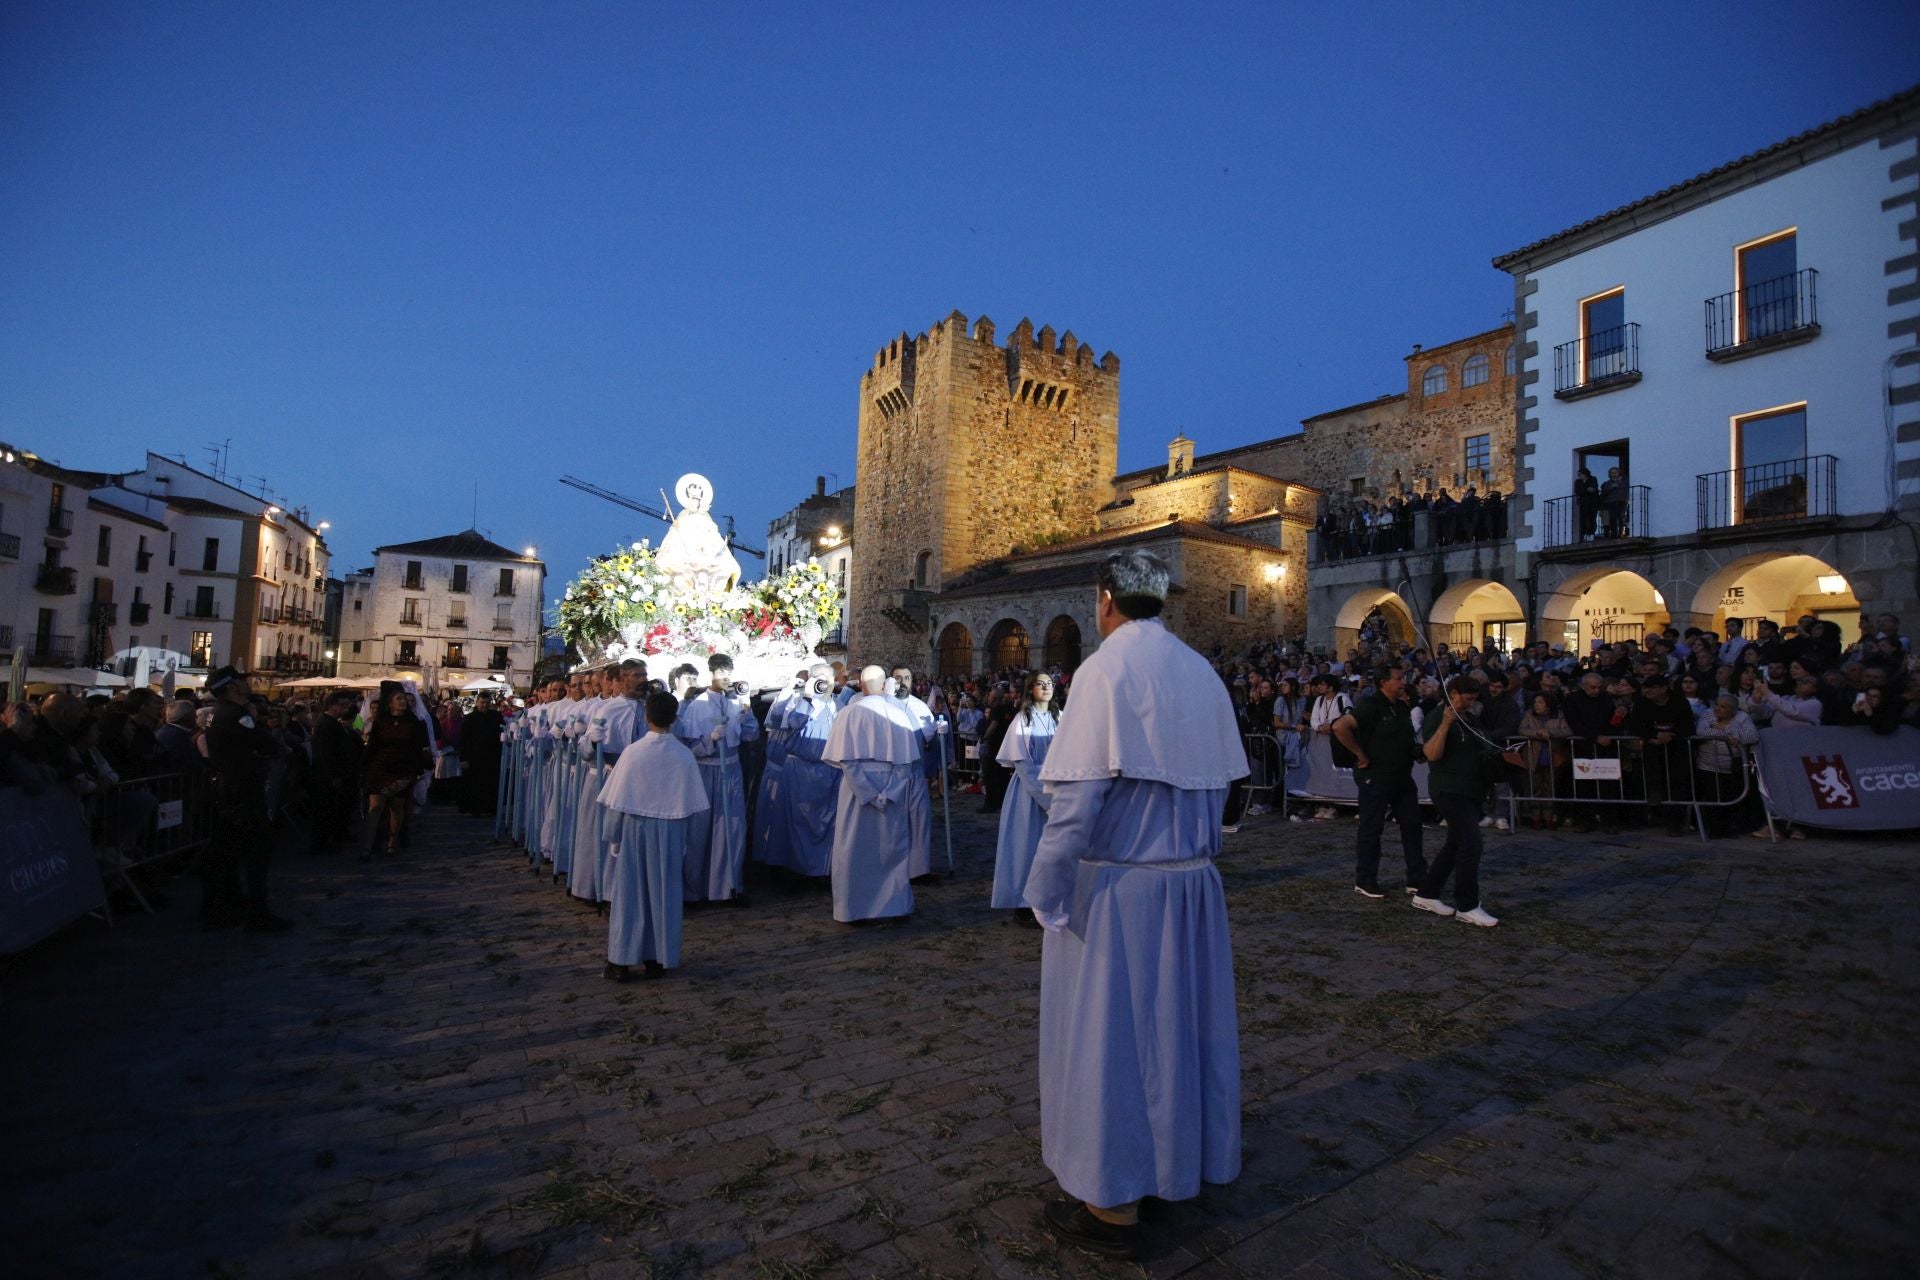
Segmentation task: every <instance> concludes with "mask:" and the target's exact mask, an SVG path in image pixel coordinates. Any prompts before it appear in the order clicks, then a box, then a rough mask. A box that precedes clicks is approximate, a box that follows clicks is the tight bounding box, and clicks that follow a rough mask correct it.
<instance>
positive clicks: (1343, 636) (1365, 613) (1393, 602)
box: [1333, 587, 1419, 657]
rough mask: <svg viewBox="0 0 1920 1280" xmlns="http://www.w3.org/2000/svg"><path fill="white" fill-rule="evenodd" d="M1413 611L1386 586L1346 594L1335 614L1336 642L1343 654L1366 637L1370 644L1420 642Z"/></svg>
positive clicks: (1334, 632)
mask: <svg viewBox="0 0 1920 1280" xmlns="http://www.w3.org/2000/svg"><path fill="white" fill-rule="evenodd" d="M1418 631H1419V628H1418V627H1417V626H1416V625H1415V624H1414V621H1413V614H1412V613H1411V612H1410V611H1409V610H1408V609H1407V605H1406V602H1405V601H1404V600H1402V599H1401V598H1400V597H1399V596H1397V595H1395V594H1394V593H1393V592H1391V591H1388V590H1387V589H1386V588H1384V587H1369V588H1366V589H1365V590H1361V591H1356V592H1354V593H1353V594H1352V595H1350V596H1348V597H1347V600H1346V603H1345V604H1343V605H1341V606H1340V612H1339V613H1337V614H1335V615H1334V620H1333V643H1334V648H1335V649H1336V651H1337V652H1338V653H1339V654H1340V655H1341V656H1342V657H1344V656H1345V655H1346V652H1347V650H1349V649H1351V648H1353V647H1354V646H1355V645H1357V644H1359V643H1360V642H1361V641H1362V640H1365V641H1366V643H1368V644H1376V645H1377V644H1391V645H1402V644H1418V643H1419V641H1418V640H1417V639H1416V634H1417V632H1418Z"/></svg>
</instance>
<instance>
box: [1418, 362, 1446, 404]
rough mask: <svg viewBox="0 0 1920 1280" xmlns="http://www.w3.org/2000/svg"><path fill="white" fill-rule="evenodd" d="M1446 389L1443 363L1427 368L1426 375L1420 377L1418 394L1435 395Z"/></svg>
mask: <svg viewBox="0 0 1920 1280" xmlns="http://www.w3.org/2000/svg"><path fill="white" fill-rule="evenodd" d="M1446 389H1447V366H1445V365H1443V364H1437V365H1434V366H1433V368H1431V369H1429V370H1427V376H1426V377H1424V378H1422V379H1420V394H1421V395H1423V396H1437V395H1439V394H1441V393H1442V392H1444V391H1445V390H1446Z"/></svg>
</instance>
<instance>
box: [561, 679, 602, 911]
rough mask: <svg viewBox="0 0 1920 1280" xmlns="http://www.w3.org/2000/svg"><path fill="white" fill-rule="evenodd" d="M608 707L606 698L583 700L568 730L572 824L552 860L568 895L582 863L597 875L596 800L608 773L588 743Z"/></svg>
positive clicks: (570, 823)
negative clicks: (591, 727) (597, 719)
mask: <svg viewBox="0 0 1920 1280" xmlns="http://www.w3.org/2000/svg"><path fill="white" fill-rule="evenodd" d="M606 706H607V701H606V699H604V698H582V699H581V700H580V702H579V703H578V704H577V709H576V710H575V711H574V713H573V722H572V724H571V725H570V726H569V728H570V729H571V731H572V742H571V750H572V752H573V769H572V777H571V781H570V782H569V783H568V788H569V789H568V792H567V795H566V797H565V801H566V805H567V812H568V814H569V820H568V822H567V829H566V830H567V834H566V844H565V846H564V847H563V848H561V849H559V850H558V851H556V852H555V854H554V858H553V869H554V872H555V873H556V874H559V875H564V876H566V877H567V887H568V891H569V892H572V887H573V878H574V876H575V875H576V874H578V871H579V868H580V865H581V863H582V862H583V861H584V862H585V863H586V864H587V874H588V876H589V877H592V876H593V874H594V870H593V864H594V862H595V855H594V843H595V841H597V840H598V839H599V835H600V828H599V825H598V823H597V821H596V819H597V818H598V816H599V815H598V813H597V811H596V810H595V808H594V803H593V798H594V797H595V796H597V795H599V794H600V784H601V783H602V782H604V781H606V776H605V773H606V771H605V769H604V768H603V767H601V766H600V765H599V764H598V763H597V762H596V761H595V760H594V757H593V743H591V742H589V741H588V740H587V732H586V731H587V727H588V726H589V725H591V724H592V723H593V720H594V718H595V717H596V716H600V715H603V714H605V711H606Z"/></svg>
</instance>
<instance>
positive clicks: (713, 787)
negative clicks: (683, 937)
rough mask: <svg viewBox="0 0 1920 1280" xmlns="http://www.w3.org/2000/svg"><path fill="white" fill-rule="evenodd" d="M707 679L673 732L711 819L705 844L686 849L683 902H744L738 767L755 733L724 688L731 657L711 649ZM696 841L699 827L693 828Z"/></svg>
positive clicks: (742, 790) (747, 714)
mask: <svg viewBox="0 0 1920 1280" xmlns="http://www.w3.org/2000/svg"><path fill="white" fill-rule="evenodd" d="M707 671H708V673H709V675H710V677H711V680H712V683H711V684H710V685H709V686H708V687H707V689H706V690H705V691H704V692H703V693H701V694H700V696H699V697H697V698H693V699H690V700H689V701H687V702H686V703H684V704H683V705H682V706H681V708H680V717H679V719H678V720H676V721H675V722H674V726H673V732H674V735H675V736H676V737H678V738H679V739H680V741H682V742H684V743H685V744H686V745H687V749H688V750H689V751H692V752H693V758H694V759H695V760H696V761H698V762H699V765H700V780H701V781H702V782H703V783H705V784H706V788H707V801H708V804H709V805H710V806H711V809H712V813H711V818H712V821H711V822H710V823H708V826H707V840H706V845H705V847H704V848H689V849H688V850H687V861H686V878H687V901H689V902H725V903H728V904H729V905H732V906H736V907H744V906H746V905H747V891H746V870H747V865H746V864H747V799H746V782H745V780H744V778H743V777H742V775H741V772H740V743H741V742H742V741H743V740H745V739H747V738H751V737H757V736H759V733H760V722H759V721H758V720H755V719H754V718H753V712H751V711H749V710H748V709H747V708H746V707H744V706H742V705H741V704H740V703H739V702H737V701H735V700H734V698H733V696H732V695H731V694H730V693H729V692H728V686H729V685H730V684H731V683H732V681H733V659H732V658H729V657H728V656H727V655H726V654H724V653H716V654H714V655H713V656H712V657H710V658H708V659H707ZM694 839H695V843H696V844H697V843H698V842H699V830H698V827H697V825H696V828H695V831H694Z"/></svg>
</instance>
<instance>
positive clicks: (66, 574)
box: [33, 564, 80, 596]
mask: <svg viewBox="0 0 1920 1280" xmlns="http://www.w3.org/2000/svg"><path fill="white" fill-rule="evenodd" d="M79 586H80V575H79V573H78V572H77V571H76V570H74V568H73V567H72V566H71V565H58V564H43V565H41V566H40V571H39V572H38V573H36V574H34V576H33V589H34V590H35V591H39V592H43V593H44V594H46V595H50V596H70V595H72V594H73V593H74V592H75V591H77V590H79Z"/></svg>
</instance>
